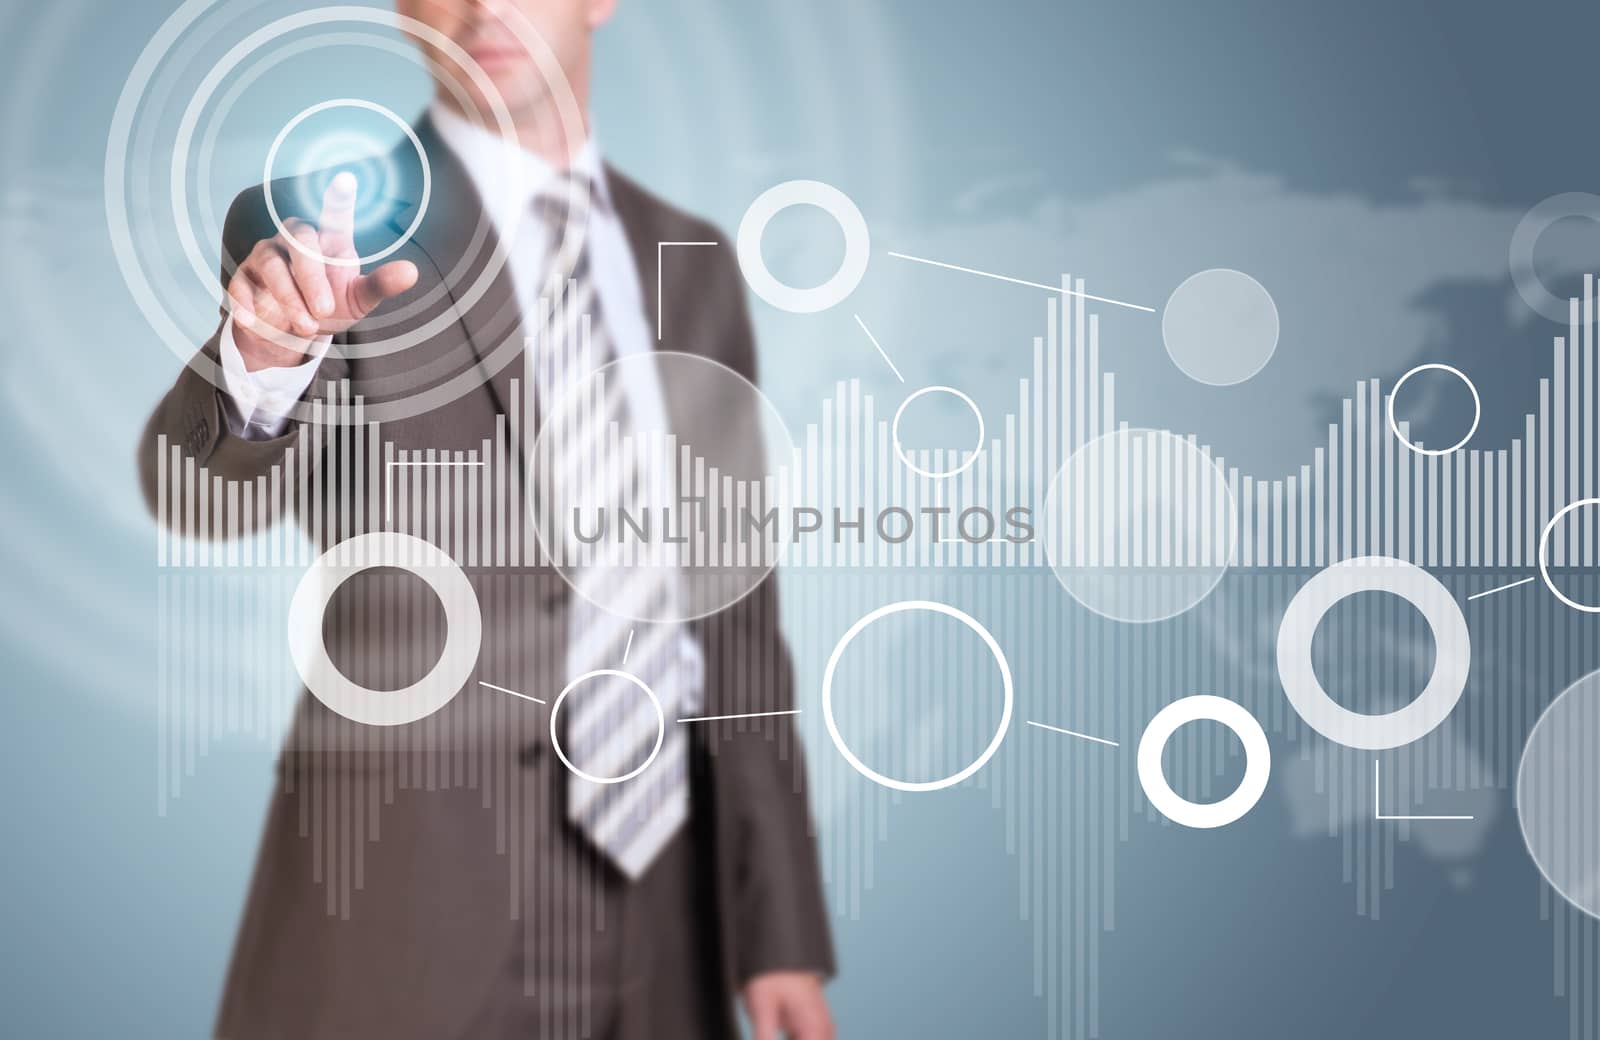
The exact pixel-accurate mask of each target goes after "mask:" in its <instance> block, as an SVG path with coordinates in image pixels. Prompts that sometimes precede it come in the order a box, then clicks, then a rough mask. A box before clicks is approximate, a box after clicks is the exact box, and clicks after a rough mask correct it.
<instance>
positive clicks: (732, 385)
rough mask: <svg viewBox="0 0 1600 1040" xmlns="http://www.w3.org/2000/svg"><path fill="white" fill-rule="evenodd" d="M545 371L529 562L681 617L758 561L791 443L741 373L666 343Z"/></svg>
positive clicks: (765, 562) (591, 590)
mask: <svg viewBox="0 0 1600 1040" xmlns="http://www.w3.org/2000/svg"><path fill="white" fill-rule="evenodd" d="M571 367H572V368H573V369H574V370H577V369H580V368H581V366H579V365H576V364H574V365H573V366H571ZM556 378H557V377H553V378H552V389H551V391H550V393H549V395H548V401H547V403H546V405H545V407H544V418H543V421H542V422H541V424H540V426H539V432H538V435H537V436H536V437H535V439H534V443H533V448H532V451H531V453H530V454H529V457H528V465H529V469H530V474H531V476H530V479H529V480H528V482H527V496H528V517H529V521H530V523H531V526H532V527H533V532H534V536H535V538H536V539H537V543H538V546H539V553H540V556H541V562H548V564H549V565H550V566H551V567H553V568H554V569H555V570H556V572H557V573H558V574H560V575H561V577H562V578H563V579H564V580H565V581H566V582H567V584H568V585H569V586H570V587H571V588H572V590H573V592H575V593H576V594H577V595H579V596H581V597H582V598H583V599H585V600H587V601H588V602H590V603H593V604H594V605H595V606H597V607H599V608H600V609H602V610H605V611H607V612H608V613H611V614H614V615H616V616H618V617H625V618H630V619H632V620H635V621H645V622H673V621H692V620H694V619H696V618H701V617H705V616H706V615H708V614H713V613H716V612H717V611H719V610H723V609H725V608H727V607H729V606H732V605H733V604H734V603H737V602H738V601H739V600H741V599H743V598H744V597H745V596H747V595H749V594H750V592H751V591H752V590H753V589H754V588H755V587H756V586H757V585H759V584H760V583H761V582H762V581H763V580H764V579H765V578H766V577H767V575H768V574H770V573H772V569H773V568H774V567H775V566H777V563H778V560H779V559H780V557H781V556H782V554H783V552H784V550H785V547H786V538H785V533H786V531H787V530H788V529H789V521H788V518H787V513H788V511H787V510H785V509H784V508H783V506H784V504H785V502H784V499H785V496H786V487H785V484H786V481H787V477H786V476H785V474H792V473H793V472H794V469H793V462H794V458H795V452H794V443H793V441H792V440H791V438H790V436H789V431H788V428H787V427H786V426H785V425H784V423H783V417H782V416H781V415H779V413H778V410H777V408H776V407H774V406H773V404H772V402H771V401H770V400H768V399H767V396H766V395H765V394H763V393H762V392H761V390H760V389H759V388H757V387H756V385H755V384H754V383H751V382H750V381H749V380H748V379H746V378H744V376H742V375H740V374H739V373H737V372H735V371H734V370H733V369H731V368H729V367H727V366H726V365H723V364H721V363H720V362H717V361H713V360H711V359H710V358H706V357H701V356H700V355H698V354H683V353H678V352H675V351H667V350H650V351H644V352H640V353H632V354H626V355H624V356H622V357H620V358H618V359H617V360H615V361H612V362H610V363H608V364H606V365H602V366H601V367H600V368H598V369H596V370H594V371H593V372H581V371H574V372H572V374H571V375H570V376H569V377H568V381H567V383H566V385H565V386H561V387H559V389H558V388H556V387H557V385H558V384H557V383H556ZM617 402H624V403H625V405H626V412H627V420H626V427H625V428H624V426H623V425H622V424H621V423H620V422H618V419H617V415H618V413H617V412H616V411H614V410H613V408H615V407H616V404H617Z"/></svg>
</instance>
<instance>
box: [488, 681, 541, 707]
mask: <svg viewBox="0 0 1600 1040" xmlns="http://www.w3.org/2000/svg"><path fill="white" fill-rule="evenodd" d="M478 685H479V686H487V687H488V688H489V689H491V690H494V691H496V692H497V693H509V694H511V696H513V697H521V698H522V699H523V700H525V701H532V702H533V703H535V704H543V703H544V701H542V700H540V699H539V698H537V697H529V696H528V695H527V694H525V693H518V692H517V691H516V690H508V689H506V688H505V687H504V686H496V685H495V684H494V683H492V682H484V681H483V680H482V679H479V680H478Z"/></svg>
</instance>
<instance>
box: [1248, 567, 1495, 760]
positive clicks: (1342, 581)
mask: <svg viewBox="0 0 1600 1040" xmlns="http://www.w3.org/2000/svg"><path fill="white" fill-rule="evenodd" d="M1358 592H1388V593H1391V594H1392V595H1395V596H1399V597H1400V598H1401V599H1403V600H1405V601H1406V602H1407V603H1410V604H1411V605H1412V606H1413V607H1416V608H1417V612H1418V613H1420V614H1421V615H1422V619H1423V620H1424V621H1426V622H1427V623H1428V628H1429V630H1430V631H1432V633H1433V641H1434V645H1435V646H1436V647H1437V650H1436V652H1435V653H1434V664H1433V675H1431V676H1430V677H1429V678H1428V683H1427V685H1426V686H1424V687H1423V690H1422V693H1420V694H1418V695H1417V697H1416V698H1415V699H1414V700H1412V701H1411V703H1410V704H1407V705H1406V706H1405V707H1403V708H1397V709H1396V710H1394V711H1391V712H1386V713H1384V714H1381V715H1367V714H1364V713H1362V712H1357V711H1351V710H1350V709H1349V708H1346V707H1344V706H1343V705H1342V704H1340V703H1338V702H1337V701H1335V700H1334V699H1333V698H1332V697H1330V696H1328V691H1327V690H1325V689H1323V687H1322V682H1321V681H1320V680H1319V679H1318V678H1317V672H1316V668H1315V666H1314V665H1313V664H1312V659H1311V641H1312V637H1313V636H1314V635H1315V634H1316V631H1317V625H1318V624H1320V623H1321V621H1322V619H1323V617H1325V616H1326V615H1327V613H1328V611H1329V610H1332V609H1333V606H1334V605H1335V604H1336V603H1339V602H1340V601H1341V600H1344V599H1347V598H1349V597H1350V596H1353V595H1355V594H1356V593H1358ZM1471 666H1472V636H1471V633H1470V632H1468V630H1467V619H1466V617H1465V616H1463V615H1462V613H1461V605H1460V604H1459V603H1457V602H1456V598H1455V597H1454V596H1452V595H1451V594H1450V590H1449V589H1447V588H1445V587H1444V585H1443V584H1442V583H1441V582H1440V581H1439V579H1437V578H1435V577H1434V576H1433V575H1431V574H1429V573H1428V572H1427V571H1425V570H1423V569H1422V568H1420V567H1417V566H1414V565H1413V564H1410V563H1407V562H1405V561H1404V560H1397V559H1393V558H1391V557H1387V556H1358V557H1354V558H1352V559H1348V560H1341V561H1339V562H1338V563H1336V564H1333V565H1332V566H1331V567H1327V568H1325V569H1323V570H1321V571H1319V572H1317V573H1316V574H1315V575H1313V576H1312V577H1311V580H1310V581H1307V582H1306V583H1305V584H1304V585H1302V586H1300V590H1299V591H1298V592H1296V593H1295V594H1294V598H1293V599H1291V600H1290V601H1289V606H1288V608H1287V609H1286V610H1284V612H1283V623H1282V624H1280V625H1279V626H1278V679H1279V680H1280V681H1281V682H1282V683H1283V693H1284V696H1286V697H1288V698H1289V703H1290V705H1292V706H1293V707H1294V710H1295V712H1296V713H1297V714H1298V715H1299V716H1300V718H1301V719H1303V720H1304V721H1305V723H1306V725H1308V726H1310V727H1311V728H1312V729H1314V730H1316V731H1317V732H1318V733H1320V734H1322V735H1323V736H1324V737H1327V738H1328V739H1329V740H1331V741H1333V742H1334V743H1336V744H1343V745H1344V746H1345V747H1352V748H1360V749H1362V750H1365V751H1382V750H1384V749H1386V748H1396V747H1400V746H1401V745H1404V744H1409V743H1411V742H1412V741H1414V740H1419V739H1421V738H1422V737H1424V736H1426V735H1427V734H1428V733H1430V732H1432V731H1433V729H1434V728H1435V727H1437V726H1438V725H1439V723H1441V722H1443V721H1444V720H1445V719H1446V718H1448V717H1449V715H1450V712H1451V711H1453V710H1455V706H1456V702H1457V701H1459V700H1460V699H1461V693H1462V691H1463V690H1465V689H1466V688H1467V673H1468V672H1469V671H1470V670H1471Z"/></svg>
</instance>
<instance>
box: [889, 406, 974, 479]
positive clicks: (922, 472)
mask: <svg viewBox="0 0 1600 1040" xmlns="http://www.w3.org/2000/svg"><path fill="white" fill-rule="evenodd" d="M935 392H938V393H945V394H952V395H954V396H956V397H959V398H960V399H961V400H962V401H964V402H966V405H967V407H968V408H971V409H972V414H973V415H976V416H977V417H978V442H977V444H976V445H975V446H974V447H973V449H972V454H971V455H968V456H967V461H965V462H963V463H962V464H961V465H959V466H957V467H956V468H955V469H951V470H945V471H944V472H943V473H940V472H937V471H935V470H931V469H923V468H922V467H920V466H918V465H916V464H915V463H913V462H912V461H911V459H909V458H908V457H907V456H906V452H905V449H904V448H903V447H902V446H901V444H900V417H901V416H902V415H904V414H905V411H906V405H908V404H910V403H911V402H912V401H915V400H916V399H917V398H919V397H921V396H922V395H923V394H931V393H935ZM889 433H890V436H891V437H893V439H894V453H895V456H896V457H897V458H898V459H899V460H900V461H901V462H903V463H905V466H906V469H909V470H910V471H911V472H913V473H915V474H917V475H918V476H923V477H929V478H931V479H933V480H943V479H945V478H946V477H953V476H956V475H957V474H959V473H961V472H963V471H964V470H965V469H966V468H967V467H968V466H970V465H972V464H973V463H974V462H977V461H978V456H979V455H982V454H983V413H982V412H980V411H979V410H978V406H977V404H976V403H975V402H974V401H973V400H972V398H970V397H968V396H967V395H966V394H964V393H962V392H961V391H960V390H957V389H956V388H955V387H953V386H925V387H923V388H922V389H921V390H918V391H916V392H915V393H913V394H912V395H911V396H910V397H908V398H906V399H905V400H904V401H901V402H900V407H899V408H896V409H895V410H894V423H893V425H891V426H890V427H889Z"/></svg>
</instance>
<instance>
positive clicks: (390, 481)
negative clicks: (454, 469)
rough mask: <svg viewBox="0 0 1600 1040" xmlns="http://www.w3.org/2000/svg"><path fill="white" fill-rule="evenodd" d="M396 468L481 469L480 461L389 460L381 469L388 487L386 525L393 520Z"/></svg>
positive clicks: (385, 506)
mask: <svg viewBox="0 0 1600 1040" xmlns="http://www.w3.org/2000/svg"><path fill="white" fill-rule="evenodd" d="M396 466H408V467H409V466H478V467H482V466H483V462H482V461H481V460H479V461H476V462H456V461H454V460H452V459H445V460H440V461H437V462H411V461H396V460H394V459H391V460H389V462H388V463H386V464H385V465H384V467H383V477H384V480H383V482H384V483H385V484H387V485H388V491H387V493H386V494H385V495H384V496H383V522H384V523H388V522H389V521H390V520H392V519H394V474H393V473H392V472H391V471H392V470H393V469H394V468H395V467H396Z"/></svg>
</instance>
